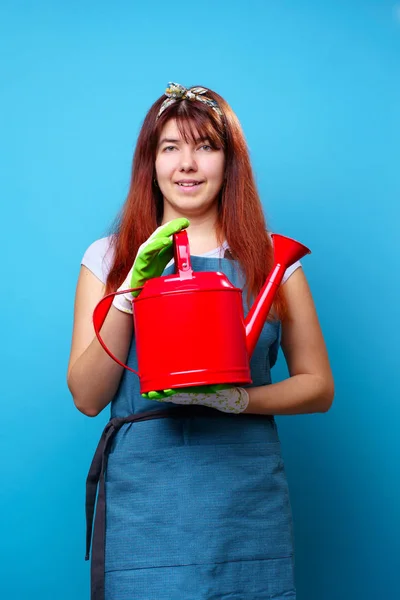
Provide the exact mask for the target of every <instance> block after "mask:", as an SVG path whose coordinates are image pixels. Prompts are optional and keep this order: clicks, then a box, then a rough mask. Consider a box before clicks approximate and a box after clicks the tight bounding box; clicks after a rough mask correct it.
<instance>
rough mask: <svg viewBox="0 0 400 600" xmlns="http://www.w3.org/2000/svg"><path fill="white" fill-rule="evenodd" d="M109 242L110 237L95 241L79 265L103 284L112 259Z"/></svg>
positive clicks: (111, 249)
mask: <svg viewBox="0 0 400 600" xmlns="http://www.w3.org/2000/svg"><path fill="white" fill-rule="evenodd" d="M111 240H112V237H111V236H109V237H105V238H101V239H100V240H96V241H95V242H93V244H91V245H90V246H89V248H88V249H87V250H86V252H85V254H84V255H83V257H82V260H81V265H84V266H85V267H86V268H87V269H89V271H91V272H92V273H93V274H94V275H96V277H97V278H98V279H100V281H101V282H102V283H104V284H105V283H106V281H107V277H108V273H109V272H110V269H111V266H112V263H113V258H114V251H113V248H112V246H111V245H110V243H111Z"/></svg>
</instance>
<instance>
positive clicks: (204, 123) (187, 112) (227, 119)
mask: <svg viewBox="0 0 400 600" xmlns="http://www.w3.org/2000/svg"><path fill="white" fill-rule="evenodd" d="M207 96H208V97H209V98H212V99H214V100H216V101H217V103H218V106H219V107H220V109H221V111H222V113H223V116H220V115H219V114H218V113H217V112H216V111H215V110H214V109H212V108H210V107H209V106H207V105H206V104H204V103H202V102H199V101H193V100H178V101H177V102H174V103H173V104H171V105H170V106H169V107H168V108H167V109H166V110H165V111H164V112H163V113H162V114H161V116H160V118H159V119H157V114H158V111H159V109H160V106H161V104H162V102H163V101H164V100H165V96H164V95H163V96H161V97H160V98H159V99H158V100H157V101H156V102H155V103H154V104H153V106H152V107H151V108H150V110H149V112H148V113H147V115H146V117H145V119H144V122H143V125H142V128H141V130H140V133H139V137H138V140H137V144H136V150H135V154H134V159H133V167H132V178H131V184H130V189H129V192H128V197H127V199H126V202H125V204H124V206H123V209H122V212H121V214H120V215H119V216H118V218H117V221H116V225H115V235H114V236H113V238H112V244H113V246H114V261H113V264H112V267H111V270H110V273H109V275H108V278H107V283H106V293H109V292H111V291H114V290H116V289H117V288H118V287H119V286H120V285H121V283H122V282H123V280H124V279H125V277H126V275H127V274H128V272H129V269H130V268H131V266H132V262H133V260H134V258H135V256H136V253H137V251H138V248H139V246H140V244H142V243H143V242H144V241H145V240H146V239H147V238H148V237H149V236H150V235H151V234H152V233H153V231H154V230H155V229H156V228H157V227H158V226H159V225H160V224H161V221H162V218H163V197H162V194H161V192H160V190H159V188H158V187H157V185H156V184H155V181H154V177H155V158H156V151H157V144H158V141H159V137H160V133H161V131H162V129H163V127H164V125H165V124H166V123H167V121H169V120H170V119H176V121H177V125H178V128H179V130H180V133H181V135H182V136H183V138H184V139H185V141H187V140H188V139H189V138H190V139H195V138H196V137H198V136H199V135H200V136H201V137H202V138H204V139H208V140H209V141H210V142H211V144H213V145H215V146H216V147H222V148H223V150H224V153H225V180H224V184H223V186H222V189H221V192H220V195H219V199H218V223H217V237H218V239H219V241H220V242H222V241H223V239H224V238H225V239H226V241H227V242H228V245H229V248H230V251H231V254H232V255H233V257H234V258H235V259H236V260H237V261H238V262H239V264H240V266H241V268H242V270H243V273H244V276H245V279H246V282H247V289H248V297H247V299H248V301H249V300H250V297H251V296H255V295H256V294H257V293H258V292H259V290H260V289H261V287H262V285H263V284H264V282H265V279H266V277H267V275H268V273H269V271H270V270H271V268H272V263H273V248H272V243H271V240H270V238H269V236H268V234H267V225H266V221H265V218H264V214H263V209H262V204H261V202H260V198H259V196H258V193H257V189H256V185H255V181H254V176H253V171H252V168H251V164H250V158H249V152H248V149H247V144H246V141H245V138H244V135H243V132H242V128H241V126H240V123H239V121H238V118H237V117H236V115H235V113H234V112H233V110H232V109H231V108H230V106H229V105H228V104H227V102H226V101H225V100H224V99H223V98H222V97H221V96H219V95H218V94H216V93H215V92H213V91H212V90H208V92H207ZM274 308H275V312H276V313H277V315H278V317H279V318H282V317H283V315H284V312H285V303H284V300H283V297H282V293H281V292H280V291H278V294H277V296H276V297H275V302H274Z"/></svg>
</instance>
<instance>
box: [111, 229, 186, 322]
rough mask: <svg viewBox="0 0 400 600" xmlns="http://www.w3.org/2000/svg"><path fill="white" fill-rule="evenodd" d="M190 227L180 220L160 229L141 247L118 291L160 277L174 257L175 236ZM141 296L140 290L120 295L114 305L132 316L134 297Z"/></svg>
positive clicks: (116, 297)
mask: <svg viewBox="0 0 400 600" xmlns="http://www.w3.org/2000/svg"><path fill="white" fill-rule="evenodd" d="M188 226H189V221H188V220H187V219H183V218H180V219H174V220H173V221H169V222H168V223H165V224H164V225H161V227H158V228H157V229H156V230H155V231H154V232H153V233H152V234H151V236H150V237H149V238H148V240H146V241H145V242H144V243H143V244H142V245H141V246H140V248H139V250H138V252H137V254H136V258H135V260H134V263H133V265H132V268H131V270H130V271H129V273H128V275H127V276H126V278H125V281H124V282H123V284H122V285H121V286H120V287H119V288H118V291H120V290H127V289H131V288H137V287H142V286H143V285H144V284H145V282H146V281H147V280H148V279H152V278H153V277H160V275H162V273H163V271H164V269H165V267H166V266H167V264H168V263H169V261H170V260H171V259H172V257H173V255H174V249H173V241H172V236H173V234H174V233H178V232H179V231H182V229H186V227H188ZM139 294H140V290H137V291H136V292H128V293H127V294H118V295H117V296H115V297H114V300H113V305H114V306H115V308H117V309H118V310H120V311H122V312H125V313H131V314H132V296H135V297H136V296H138V295H139Z"/></svg>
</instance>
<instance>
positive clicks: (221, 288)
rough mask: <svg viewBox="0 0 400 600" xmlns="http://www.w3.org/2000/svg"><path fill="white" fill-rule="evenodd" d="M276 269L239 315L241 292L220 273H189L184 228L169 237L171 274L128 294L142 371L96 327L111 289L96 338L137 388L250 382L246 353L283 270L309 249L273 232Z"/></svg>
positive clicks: (249, 352)
mask: <svg viewBox="0 0 400 600" xmlns="http://www.w3.org/2000/svg"><path fill="white" fill-rule="evenodd" d="M272 237H273V242H274V260H275V264H274V267H273V269H272V271H271V273H270V275H269V277H268V279H267V281H266V282H265V285H264V287H263V289H262V290H261V291H260V294H259V295H258V297H257V299H256V301H255V303H254V305H253V306H252V308H251V310H250V312H249V314H248V316H247V318H246V320H245V319H244V317H243V305H242V290H240V289H239V288H236V287H235V286H233V285H232V283H231V282H230V281H229V280H228V278H227V277H226V276H225V275H224V274H223V273H219V272H195V273H194V272H193V271H192V268H191V264H190V251H189V245H188V239H187V233H186V231H181V232H180V233H178V234H175V235H174V257H175V266H176V271H177V272H176V273H175V274H173V275H166V276H163V277H156V278H154V279H149V280H148V281H147V282H146V283H145V285H144V287H143V289H142V288H136V289H142V291H141V293H140V295H139V296H138V297H137V298H134V299H133V303H132V306H133V320H134V328H135V341H136V348H137V358H138V365H139V373H138V372H137V371H135V370H134V369H131V368H130V367H128V366H127V365H124V364H123V363H122V362H121V361H119V360H118V359H117V358H116V357H115V356H114V355H113V354H112V353H111V352H110V351H109V349H108V348H107V347H106V345H105V344H104V342H103V340H102V338H101V336H100V329H101V326H102V324H103V322H104V319H105V317H106V315H107V313H108V310H109V309H110V306H111V304H112V299H113V297H114V296H115V294H116V293H121V294H122V293H126V291H128V290H125V291H121V292H116V293H114V294H109V295H108V296H105V297H104V298H103V299H102V300H101V301H100V302H99V304H98V305H97V307H96V309H95V311H94V314H93V323H94V326H95V331H96V335H97V337H98V339H99V341H100V343H101V345H102V346H103V348H104V349H105V350H106V351H107V352H108V354H109V355H110V356H111V357H112V358H113V359H114V360H115V361H116V362H117V363H118V364H120V365H122V366H124V367H125V368H127V369H129V371H132V372H134V373H136V374H137V375H139V374H140V375H139V377H140V391H141V393H146V392H149V391H152V390H162V389H168V388H180V387H190V386H194V385H210V384H214V383H236V384H247V383H251V376H250V366H249V362H250V358H251V355H252V352H253V350H254V347H255V345H256V343H257V340H258V337H259V335H260V333H261V330H262V328H263V326H264V324H265V321H266V319H267V316H268V313H269V311H270V309H271V306H272V303H273V300H274V297H275V294H276V291H277V289H278V287H279V284H280V282H281V280H282V277H283V275H284V273H285V271H286V269H287V268H288V267H289V266H290V265H291V264H293V263H294V262H295V261H296V260H299V259H300V258H301V257H302V256H304V255H305V254H307V253H310V250H309V249H308V248H306V246H303V244H300V243H299V242H296V241H295V240H292V239H291V238H287V237H284V236H281V235H276V234H273V236H272Z"/></svg>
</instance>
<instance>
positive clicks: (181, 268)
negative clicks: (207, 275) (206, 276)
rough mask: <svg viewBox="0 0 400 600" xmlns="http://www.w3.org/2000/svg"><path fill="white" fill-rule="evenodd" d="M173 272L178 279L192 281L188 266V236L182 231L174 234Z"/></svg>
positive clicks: (191, 272) (191, 270) (189, 265)
mask: <svg viewBox="0 0 400 600" xmlns="http://www.w3.org/2000/svg"><path fill="white" fill-rule="evenodd" d="M174 260H175V270H176V272H177V273H179V277H180V279H192V277H193V269H192V265H191V264H190V249H189V240H188V235H187V233H186V231H185V230H184V229H182V231H179V232H178V233H174Z"/></svg>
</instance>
